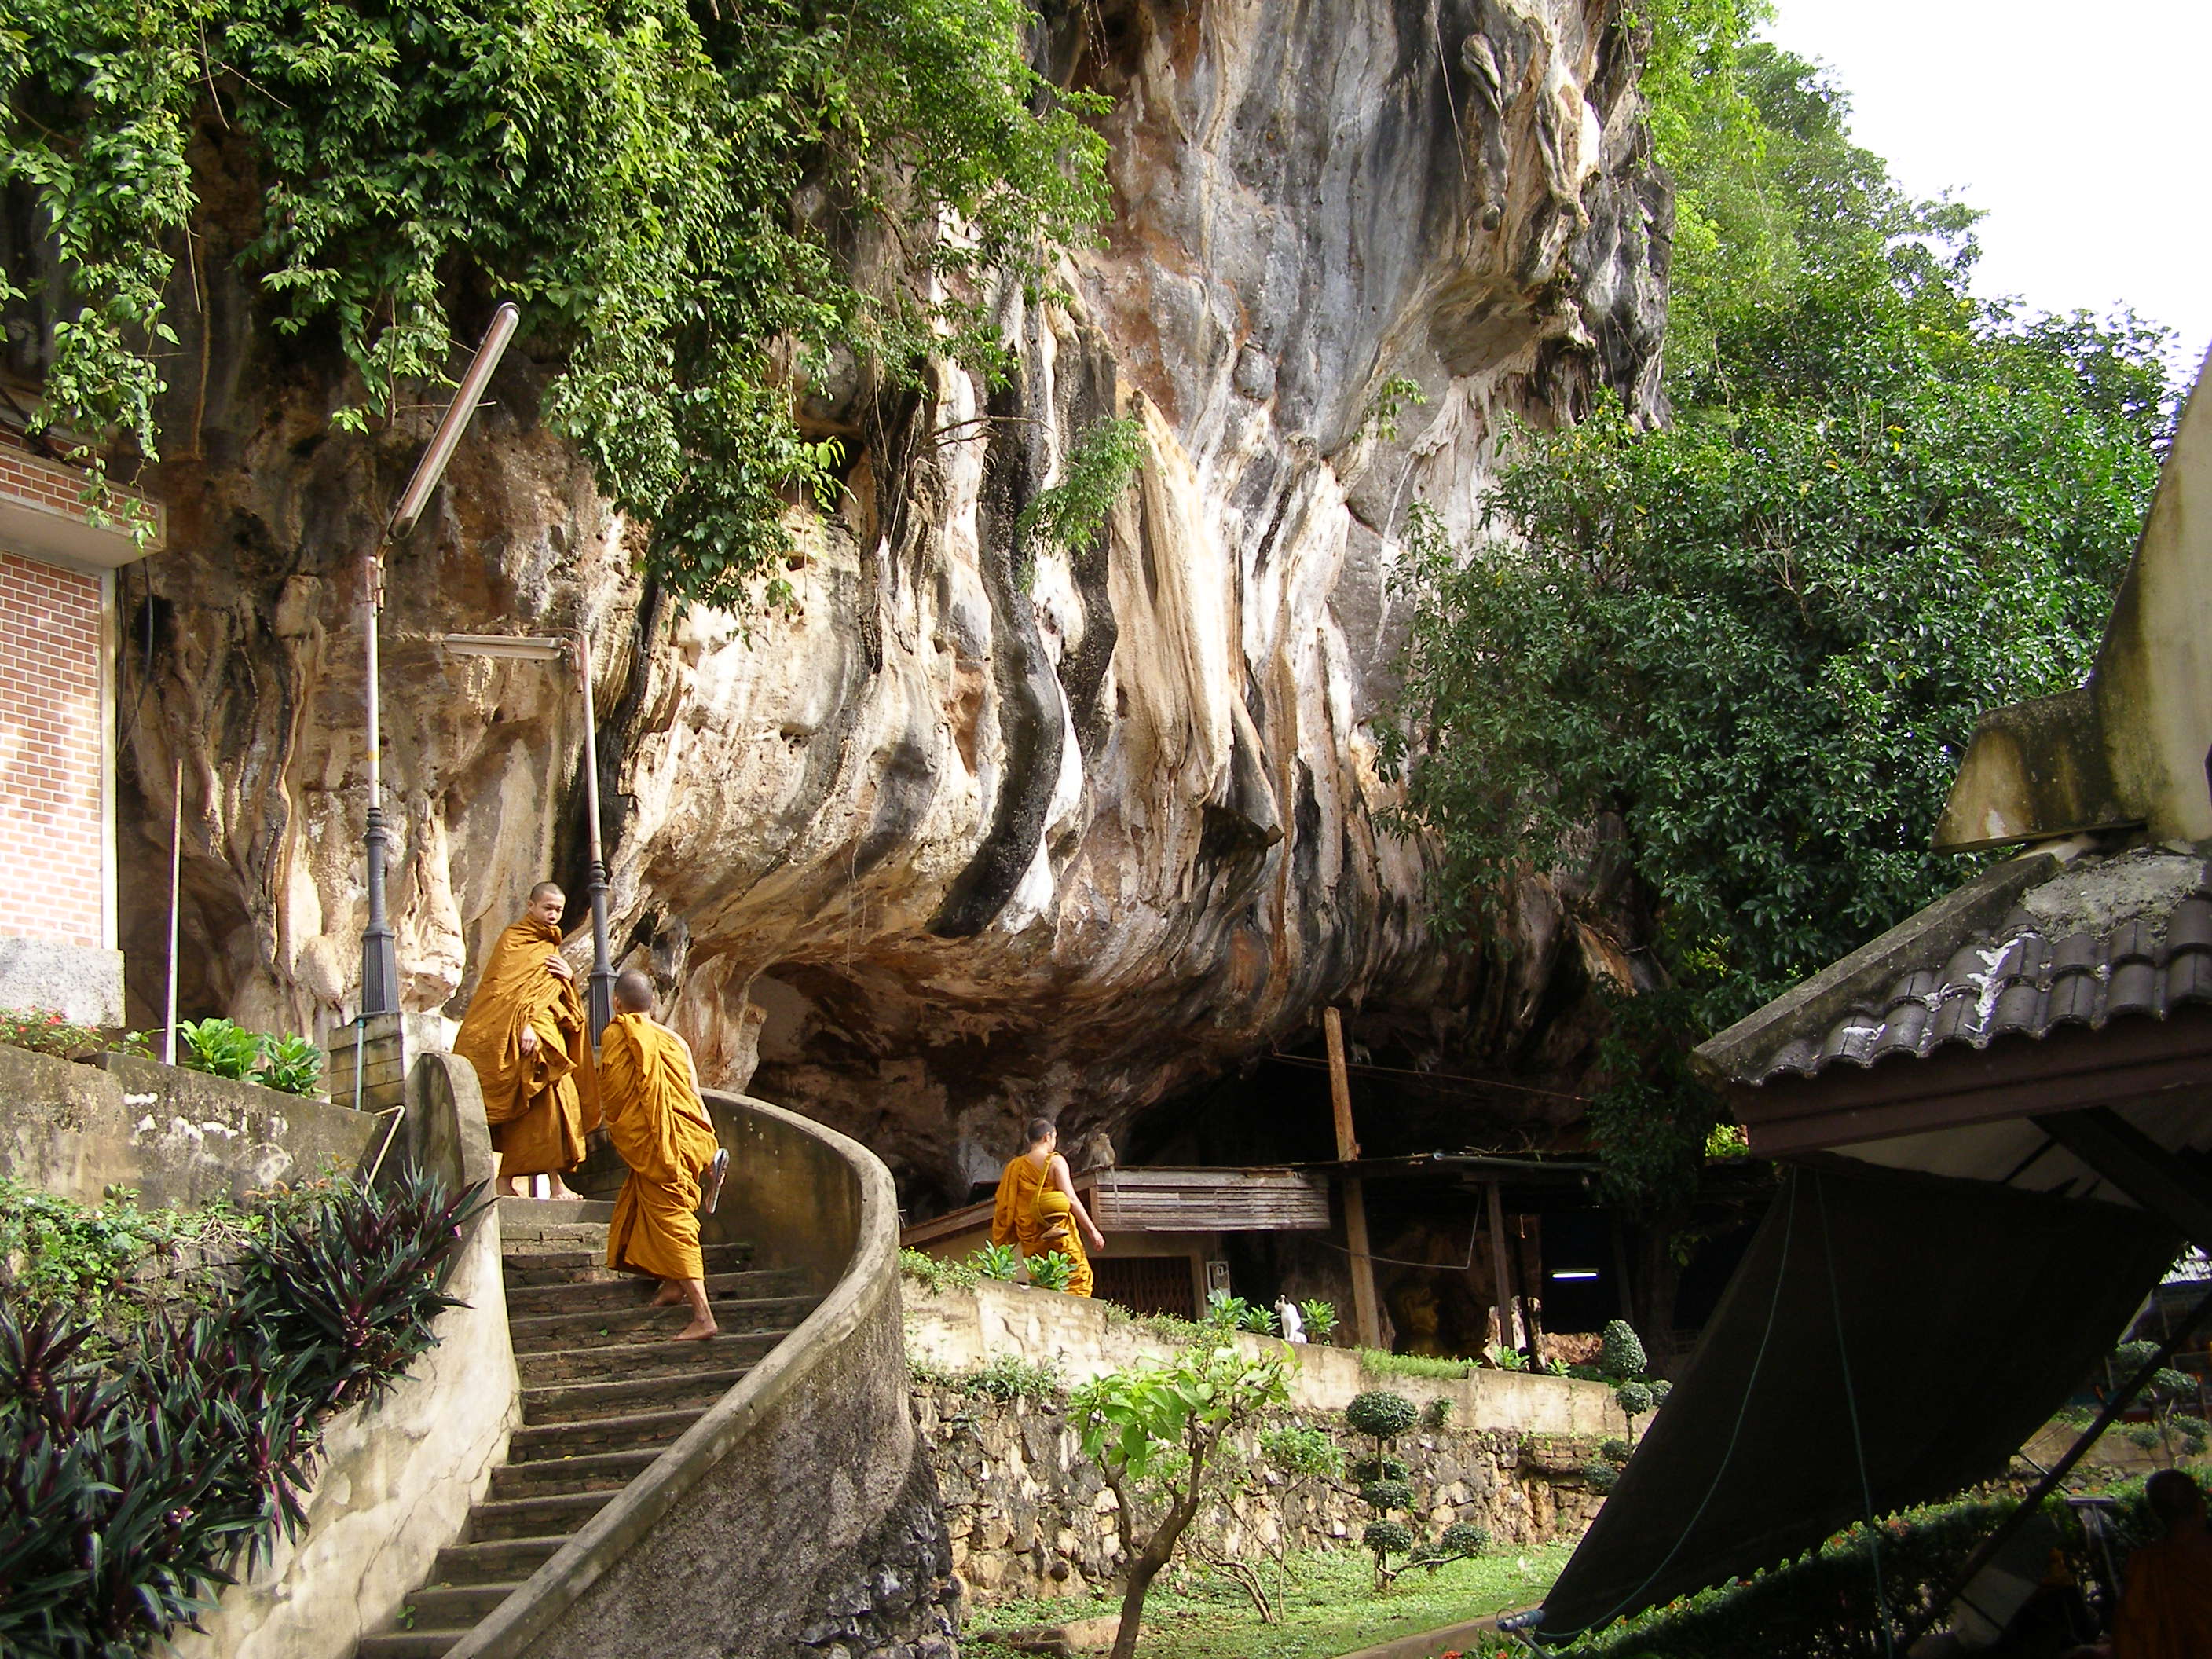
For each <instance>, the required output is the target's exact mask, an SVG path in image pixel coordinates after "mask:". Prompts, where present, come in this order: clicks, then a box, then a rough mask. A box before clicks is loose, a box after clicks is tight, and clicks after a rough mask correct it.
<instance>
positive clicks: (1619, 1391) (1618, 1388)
mask: <svg viewBox="0 0 2212 1659" xmlns="http://www.w3.org/2000/svg"><path fill="white" fill-rule="evenodd" d="M1658 1403H1659V1402H1658V1401H1657V1400H1656V1399H1655V1398H1654V1397H1653V1395H1652V1393H1651V1387H1650V1384H1649V1383H1619V1384H1617V1385H1615V1387H1614V1389H1613V1404H1615V1405H1616V1406H1618V1407H1620V1414H1621V1415H1622V1416H1623V1417H1626V1419H1628V1420H1629V1421H1630V1422H1631V1423H1633V1422H1634V1421H1635V1420H1636V1419H1638V1418H1639V1417H1645V1416H1648V1415H1650V1413H1651V1412H1652V1410H1653V1409H1654V1408H1655V1407H1656V1406H1657V1405H1658Z"/></svg>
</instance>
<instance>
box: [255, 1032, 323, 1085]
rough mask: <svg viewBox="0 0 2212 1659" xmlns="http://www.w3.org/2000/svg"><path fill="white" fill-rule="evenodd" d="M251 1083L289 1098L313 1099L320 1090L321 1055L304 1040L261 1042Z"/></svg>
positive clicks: (266, 1040) (283, 1039) (321, 1075)
mask: <svg viewBox="0 0 2212 1659" xmlns="http://www.w3.org/2000/svg"><path fill="white" fill-rule="evenodd" d="M253 1081H254V1082H256V1083H258V1084H259V1085H261V1086H262V1087H263V1088H264V1089H275V1090H277V1091H280V1092H282V1093H284V1094H288V1095H312V1094H313V1093H314V1092H315V1091H317V1090H318V1089H319V1088H321V1087H322V1086H323V1051H322V1050H321V1049H320V1048H317V1047H316V1046H315V1045H314V1044H313V1043H312V1042H308V1041H307V1038H305V1037H303V1036H291V1035H289V1034H287V1035H286V1036H280V1037H267V1038H264V1040H263V1044H262V1054H261V1065H260V1066H259V1068H258V1070H257V1071H255V1073H253Z"/></svg>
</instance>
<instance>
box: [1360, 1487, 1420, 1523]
mask: <svg viewBox="0 0 2212 1659" xmlns="http://www.w3.org/2000/svg"><path fill="white" fill-rule="evenodd" d="M1359 1498H1360V1501H1361V1502H1362V1503H1364V1504H1366V1505H1367V1507H1368V1508H1370V1509H1371V1510H1375V1511H1376V1513H1377V1514H1378V1515H1386V1514H1388V1513H1389V1511H1390V1510H1410V1509H1412V1508H1413V1483H1412V1482H1411V1481H1409V1480H1370V1481H1369V1482H1368V1483H1367V1484H1366V1485H1365V1486H1362V1487H1361V1488H1360V1489H1359Z"/></svg>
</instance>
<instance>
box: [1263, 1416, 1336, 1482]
mask: <svg viewBox="0 0 2212 1659" xmlns="http://www.w3.org/2000/svg"><path fill="white" fill-rule="evenodd" d="M1260 1455H1261V1456H1262V1457H1264V1458H1266V1459H1267V1462H1270V1463H1272V1464H1273V1465H1274V1466H1275V1467H1276V1468H1279V1469H1280V1470H1281V1471H1282V1472H1283V1473H1284V1474H1287V1475H1290V1476H1291V1477H1293V1478H1306V1477H1317V1478H1320V1479H1322V1480H1334V1479H1335V1478H1336V1477H1337V1476H1339V1475H1340V1474H1343V1473H1344V1450H1343V1448H1341V1447H1340V1446H1339V1445H1338V1444H1337V1443H1336V1442H1335V1441H1334V1440H1333V1439H1331V1438H1330V1437H1329V1436H1328V1431H1325V1430H1322V1429H1313V1428H1307V1427H1305V1426H1304V1425H1292V1426H1291V1427H1287V1428H1280V1429H1268V1430H1266V1431H1263V1432H1262V1433H1261V1436H1260Z"/></svg>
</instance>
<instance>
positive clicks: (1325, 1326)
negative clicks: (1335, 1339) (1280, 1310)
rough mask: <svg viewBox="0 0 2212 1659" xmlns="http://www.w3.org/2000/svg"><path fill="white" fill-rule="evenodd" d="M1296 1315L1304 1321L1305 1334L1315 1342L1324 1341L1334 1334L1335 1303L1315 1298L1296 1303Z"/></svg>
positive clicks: (1335, 1322)
mask: <svg viewBox="0 0 2212 1659" xmlns="http://www.w3.org/2000/svg"><path fill="white" fill-rule="evenodd" d="M1298 1317H1299V1318H1301V1319H1303V1320H1304V1321H1305V1322H1306V1335H1307V1337H1308V1338H1309V1339H1310V1340H1313V1341H1316V1342H1326V1341H1328V1340H1329V1338H1330V1337H1332V1336H1334V1335H1335V1334H1336V1325H1337V1319H1336V1304H1334V1302H1323V1301H1322V1300H1320V1299H1319V1298H1316V1299H1314V1300H1312V1301H1310V1302H1301V1303H1299V1304H1298Z"/></svg>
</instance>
